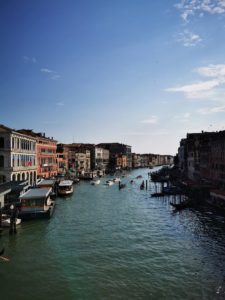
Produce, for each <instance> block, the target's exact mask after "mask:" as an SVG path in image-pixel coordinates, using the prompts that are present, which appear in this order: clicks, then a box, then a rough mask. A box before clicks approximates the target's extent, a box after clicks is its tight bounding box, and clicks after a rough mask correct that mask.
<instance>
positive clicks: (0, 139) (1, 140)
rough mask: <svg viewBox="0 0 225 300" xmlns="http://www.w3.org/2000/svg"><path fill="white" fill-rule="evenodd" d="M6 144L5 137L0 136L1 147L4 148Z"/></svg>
mask: <svg viewBox="0 0 225 300" xmlns="http://www.w3.org/2000/svg"><path fill="white" fill-rule="evenodd" d="M4 146H5V140H4V137H0V148H4Z"/></svg>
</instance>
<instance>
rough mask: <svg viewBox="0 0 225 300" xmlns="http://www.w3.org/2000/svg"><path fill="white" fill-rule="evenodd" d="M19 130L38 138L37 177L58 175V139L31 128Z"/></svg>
mask: <svg viewBox="0 0 225 300" xmlns="http://www.w3.org/2000/svg"><path fill="white" fill-rule="evenodd" d="M18 131H19V132H21V133H24V134H27V135H30V136H32V137H35V138H36V151H37V177H39V178H40V177H44V178H49V177H52V176H56V175H57V173H58V167H57V154H56V149H57V141H56V140H54V139H53V138H48V137H45V133H35V132H33V131H32V130H30V129H21V130H18Z"/></svg>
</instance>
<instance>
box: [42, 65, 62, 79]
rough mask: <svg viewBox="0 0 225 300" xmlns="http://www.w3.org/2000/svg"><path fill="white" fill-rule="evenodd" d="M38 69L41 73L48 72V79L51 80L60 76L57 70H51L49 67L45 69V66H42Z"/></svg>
mask: <svg viewBox="0 0 225 300" xmlns="http://www.w3.org/2000/svg"><path fill="white" fill-rule="evenodd" d="M40 71H41V72H42V73H46V74H49V75H50V79H52V80H57V79H59V78H60V77H61V76H60V75H59V74H58V73H57V72H55V71H53V70H50V69H47V68H42V69H40Z"/></svg>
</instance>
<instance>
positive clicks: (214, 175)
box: [209, 131, 225, 196]
mask: <svg viewBox="0 0 225 300" xmlns="http://www.w3.org/2000/svg"><path fill="white" fill-rule="evenodd" d="M210 154H211V157H210V159H209V161H210V177H211V180H212V182H213V183H214V184H215V186H218V187H219V188H220V189H223V190H225V131H220V132H218V133H217V134H216V135H215V136H214V138H213V140H212V142H211V149H210ZM223 196H224V195H223Z"/></svg>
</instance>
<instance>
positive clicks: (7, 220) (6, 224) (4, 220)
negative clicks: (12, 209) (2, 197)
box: [2, 214, 21, 227]
mask: <svg viewBox="0 0 225 300" xmlns="http://www.w3.org/2000/svg"><path fill="white" fill-rule="evenodd" d="M15 220H16V225H19V224H20V223H21V219H19V218H16V219H15ZM9 226H10V218H9V217H8V216H6V215H4V214H3V215H2V227H9Z"/></svg>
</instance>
